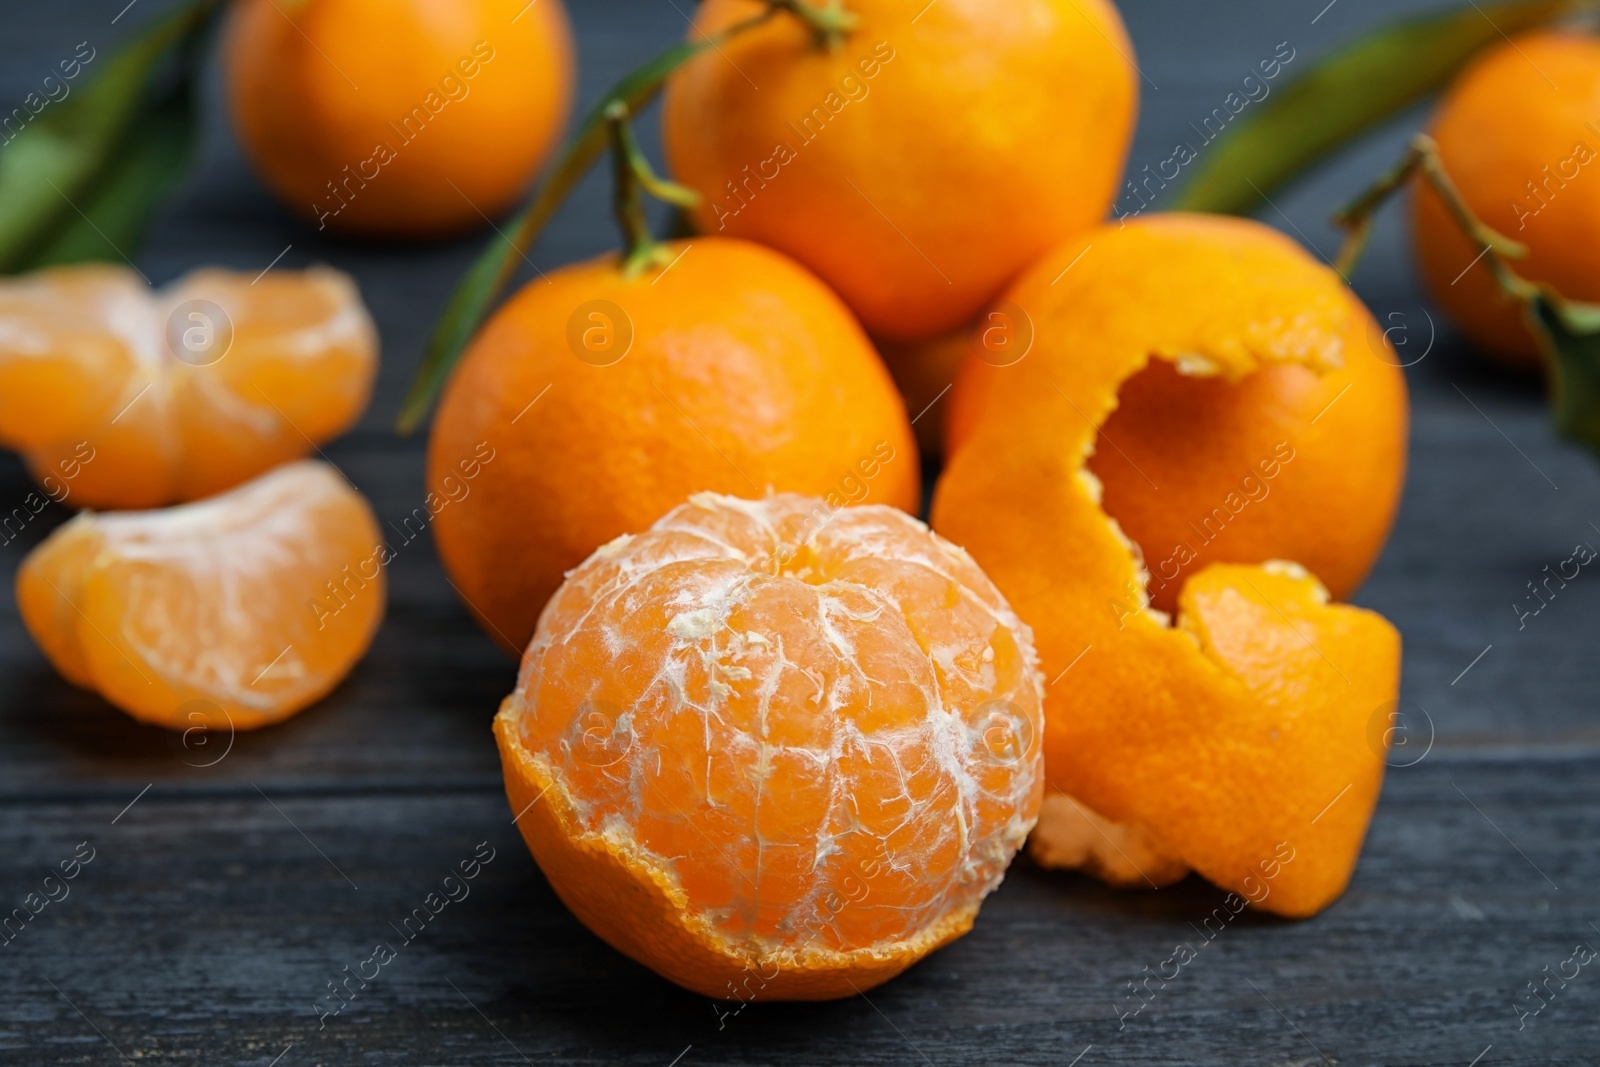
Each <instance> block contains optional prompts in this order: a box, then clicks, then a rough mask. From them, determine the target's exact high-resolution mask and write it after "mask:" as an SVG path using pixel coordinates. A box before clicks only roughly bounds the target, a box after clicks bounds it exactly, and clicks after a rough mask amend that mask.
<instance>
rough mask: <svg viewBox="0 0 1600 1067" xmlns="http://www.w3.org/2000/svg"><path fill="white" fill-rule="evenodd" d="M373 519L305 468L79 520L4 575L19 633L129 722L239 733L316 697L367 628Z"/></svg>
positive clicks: (345, 668) (311, 465)
mask: <svg viewBox="0 0 1600 1067" xmlns="http://www.w3.org/2000/svg"><path fill="white" fill-rule="evenodd" d="M381 541H382V538H381V537H380V536H379V532H378V524H377V520H376V519H375V518H374V517H373V514H372V510H371V508H369V507H368V506H367V503H366V501H365V500H363V499H362V498H361V496H360V494H358V493H357V492H356V491H355V490H354V489H352V488H351V487H350V485H349V483H348V482H346V481H345V479H344V476H343V475H341V474H339V473H338V472H337V471H336V470H335V469H334V468H332V467H330V466H328V465H327V464H325V463H321V462H317V461H312V460H306V461H301V462H299V463H293V464H290V465H288V466H285V467H280V468H279V469H277V470H275V471H273V472H271V473H270V474H266V475H264V476H262V477H260V478H258V479H256V480H255V481H253V482H250V483H249V484H247V485H243V486H240V487H239V488H237V489H234V490H233V491H231V492H228V493H224V494H222V495H221V496H217V497H213V498H211V499H210V500H205V501H202V502H200V503H196V504H187V505H184V506H181V507H175V508H168V509H166V510H163V511H145V512H123V513H119V514H109V515H108V514H97V513H95V512H88V511H86V512H82V513H80V514H79V515H78V516H77V517H76V518H74V519H72V520H71V521H70V522H68V523H67V524H66V525H64V526H62V527H61V528H60V529H58V530H56V531H55V532H54V533H53V534H51V535H50V536H49V537H48V538H46V539H45V541H44V542H43V543H42V544H41V545H39V547H37V548H36V549H34V550H33V551H32V552H31V553H29V554H28V558H27V559H26V560H24V561H23V564H22V566H21V568H20V569H19V570H18V572H17V605H18V608H19V609H20V611H21V614H22V621H23V623H24V624H25V625H26V626H27V628H28V632H29V633H30V634H32V635H33V638H34V640H35V642H37V643H38V645H39V647H40V649H42V650H43V651H44V653H45V655H46V656H47V657H48V658H49V659H50V662H51V663H52V664H54V665H55V667H56V669H57V670H59V671H60V672H61V674H62V675H63V676H64V677H66V678H67V680H68V681H71V682H72V683H74V684H75V685H79V686H82V687H84V688H86V689H94V690H97V691H98V692H99V693H100V694H101V695H102V696H104V697H105V698H106V699H107V700H109V701H110V702H111V703H113V704H115V705H117V706H118V707H120V708H122V709H123V710H124V711H126V712H128V713H129V714H130V715H132V716H133V717H134V718H136V719H140V720H143V721H145V722H150V723H154V724H156V725H158V726H166V727H170V728H173V729H180V730H187V729H190V728H194V727H198V726H204V727H206V728H209V729H221V728H229V729H233V728H237V729H241V730H249V729H254V728H256V727H258V726H265V725H268V724H270V723H274V722H278V721H279V720H281V719H285V718H287V717H288V716H290V715H292V714H294V713H295V712H296V711H299V710H300V709H301V708H303V707H305V706H306V705H308V704H311V703H312V702H314V701H316V700H318V699H320V698H321V697H322V696H324V695H325V694H326V693H327V692H328V691H329V690H331V689H332V688H333V687H334V686H335V685H337V684H338V683H339V682H340V681H341V680H342V679H343V678H344V676H345V675H346V674H348V673H349V672H350V669H351V668H352V667H354V666H355V664H356V661H357V660H359V659H360V658H361V656H362V655H363V654H364V653H365V652H366V649H367V646H368V645H369V644H370V643H371V641H372V635H373V633H374V632H375V631H376V630H377V628H378V623H379V622H380V621H381V620H382V618H383V605H384V576H383V572H382V569H381V566H380V565H379V564H381V563H382V562H383V560H382V559H381V558H380V557H379V555H378V554H377V551H376V550H375V548H374V546H377V545H379V544H380V543H381Z"/></svg>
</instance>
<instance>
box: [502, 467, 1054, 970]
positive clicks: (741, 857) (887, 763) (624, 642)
mask: <svg viewBox="0 0 1600 1067" xmlns="http://www.w3.org/2000/svg"><path fill="white" fill-rule="evenodd" d="M1039 709H1040V690H1039V679H1038V673H1037V670H1036V667H1035V664H1034V653H1033V643H1032V637H1031V634H1030V633H1029V631H1028V628H1027V626H1026V625H1024V624H1023V623H1022V622H1020V621H1019V620H1018V619H1017V617H1016V616H1015V615H1014V614H1012V612H1011V609H1010V608H1009V607H1008V606H1007V605H1006V602H1005V600H1004V599H1003V598H1002V597H1001V596H1000V594H999V593H998V592H996V591H995V588H994V586H993V585H991V584H990V582H989V580H988V579H987V578H985V577H984V575H983V572H982V571H980V570H979V569H978V567H977V565H976V564H974V563H973V562H972V560H971V558H970V557H968V556H967V554H966V553H965V552H963V551H962V550H961V549H959V548H956V547H954V546H953V545H951V544H949V543H948V542H946V541H944V540H943V539H942V538H940V537H938V536H936V535H934V534H932V533H930V532H929V531H928V529H927V527H925V526H923V525H922V524H921V523H919V522H917V521H916V520H915V519H912V518H910V517H909V516H907V515H906V514H904V513H903V512H900V511H897V510H895V509H893V508H890V507H886V506H881V505H872V506H867V507H855V508H836V507H831V506H829V505H828V504H827V503H825V502H824V501H822V500H820V499H817V498H814V497H806V496H800V495H796V494H781V495H776V496H769V497H767V498H766V499H764V500H760V501H749V500H738V499H735V498H733V497H727V496H718V495H714V494H710V493H702V494H699V495H696V496H694V497H691V498H690V500H689V502H688V503H687V504H684V505H681V506H679V507H678V508H676V509H674V510H673V511H671V512H670V513H668V514H667V515H666V516H665V517H664V518H662V519H660V520H659V521H658V522H656V524H655V525H654V526H652V527H650V528H649V529H648V530H646V531H645V532H643V533H641V534H638V535H636V536H625V537H619V538H618V539H616V540H615V541H612V542H611V543H609V544H607V545H605V546H603V547H602V548H600V549H599V550H598V551H596V552H595V553H594V555H592V556H590V557H589V559H588V560H587V561H585V562H584V563H583V564H582V565H581V566H579V567H578V568H577V569H576V570H574V571H573V572H572V573H571V574H570V575H569V576H568V578H567V581H566V583H565V584H564V585H563V586H562V587H561V589H560V590H559V591H558V592H557V593H556V595H555V597H554V598H553V599H552V600H551V601H550V604H549V606H548V607H547V608H546V609H545V611H544V614H543V616H542V617H541V618H540V620H539V627H538V631H537V633H536V634H535V635H534V638H533V642H532V643H531V644H530V645H529V646H528V649H527V653H526V654H525V656H524V657H523V661H522V671H521V677H520V678H519V679H518V682H517V688H516V691H515V692H513V693H512V694H511V695H510V696H509V697H507V698H506V700H505V702H504V703H503V704H502V705H501V708H500V714H499V715H498V716H497V717H496V719H495V736H496V737H497V738H498V740H499V743H500V754H501V759H502V761H503V762H504V765H505V773H506V791H507V793H508V795H509V798H510V801H511V805H512V809H513V810H514V811H515V812H517V823H518V825H519V826H520V827H521V829H522V834H523V837H524V838H525V839H526V840H527V842H528V846H529V848H531V849H532V850H533V854H534V857H535V858H536V859H537V860H538V861H539V866H540V867H541V868H542V869H543V870H544V873H545V876H546V877H547V878H549V880H550V883H551V885H552V886H554V888H555V890H556V892H557V893H558V894H559V895H560V896H561V899H562V900H563V901H565V902H566V904H567V906H568V907H569V908H571V909H572V910H573V912H574V913H576V914H577V916H578V918H580V919H582V920H583V922H584V923H586V924H587V925H588V926H589V928H590V929H592V930H593V931H595V933H597V934H599V935H600V936H601V937H602V938H604V939H605V940H606V941H607V942H609V943H610V944H611V945H612V946H614V947H615V948H617V949H618V950H620V951H622V952H624V953H626V954H627V955H629V956H631V957H633V958H634V959H636V960H638V961H639V962H641V963H644V964H645V965H647V966H649V967H651V968H654V969H655V970H656V971H657V972H658V973H660V974H661V975H663V976H665V977H667V978H669V979H671V980H672V981H674V982H677V983H678V984H680V985H682V986H685V987H687V988H689V989H692V990H695V991H696V992H699V993H703V994H706V995H707V996H712V997H720V998H725V999H737V1000H741V1001H749V1000H752V999H763V1000H765V999H790V1000H822V999H827V998H832V997H845V996H851V995H853V994H855V993H857V992H859V991H861V990H863V989H867V988H870V987H871V986H874V985H877V984H878V983H880V982H884V981H887V980H888V979H890V978H892V977H894V976H895V975H896V974H899V973H900V972H901V971H903V970H904V969H905V968H906V967H908V966H910V965H911V964H912V963H914V962H915V961H916V960H917V959H919V958H921V957H922V956H924V955H926V954H927V953H929V952H931V951H933V950H934V949H936V948H938V947H939V946H941V945H943V944H945V943H946V942H949V941H951V940H953V939H954V938H957V937H960V936H961V935H962V934H964V933H966V932H967V930H968V929H970V928H971V926H972V921H973V917H974V916H975V915H976V914H977V911H978V905H979V903H980V902H981V901H982V900H983V898H984V897H985V896H986V895H987V894H988V893H989V891H990V890H992V889H994V888H995V886H996V885H998V884H999V882H1000V879H1001V877H1002V875H1003V874H1004V871H1005V868H1006V864H1007V863H1008V862H1009V861H1010V860H1011V857H1012V856H1013V854H1015V852H1016V850H1017V848H1018V847H1019V846H1020V845H1021V844H1022V841H1023V839H1024V837H1025V836H1026V835H1027V833H1028V831H1029V830H1030V829H1031V828H1032V826H1033V823H1034V818H1035V816H1036V814H1037V812H1038V807H1039V798H1040V787H1041V780H1042V779H1041V775H1042V767H1041V765H1040V759H1039V736H1040V730H1041V722H1040V710H1039Z"/></svg>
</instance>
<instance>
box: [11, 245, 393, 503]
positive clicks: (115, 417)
mask: <svg viewBox="0 0 1600 1067" xmlns="http://www.w3.org/2000/svg"><path fill="white" fill-rule="evenodd" d="M377 353H378V341H377V331H376V329H375V327H374V326H373V324H372V320H371V318H370V317H369V316H368V314H367V312H366V309H365V308H364V307H363V306H362V303H361V297H360V294H359V293H358V292H357V290H356V287H355V283H354V282H352V281H351V280H350V278H349V277H348V276H346V275H344V274H341V273H339V272H337V271H333V270H329V269H326V268H320V267H319V268H313V269H311V270H307V271H304V272H293V271H269V272H267V273H266V274H263V275H260V276H258V277H254V279H252V276H251V275H249V274H243V273H233V272H231V271H223V270H211V269H208V270H199V271H195V272H193V273H191V274H189V275H187V276H185V277H183V278H181V279H179V280H178V281H177V282H175V283H173V284H172V285H170V286H168V287H167V288H165V289H162V290H159V291H157V292H151V291H150V290H149V289H148V288H147V287H146V286H145V284H144V282H143V281H142V280H141V279H140V278H139V276H138V275H137V274H135V273H134V272H133V271H131V270H129V269H127V268H124V267H115V266H108V265H105V264H90V265H85V266H74V267H55V268H50V269H47V270H43V271H39V272H37V273H34V274H30V275H25V276H23V277H21V278H15V279H7V280H4V281H0V443H3V444H5V445H6V446H7V447H10V448H14V449H16V450H18V451H20V452H22V453H23V455H24V457H25V458H26V460H27V462H28V466H29V467H30V469H31V470H32V471H33V473H34V475H35V477H37V478H38V479H40V480H41V481H44V480H45V479H46V478H47V477H55V478H60V477H61V476H62V472H63V471H67V470H70V471H71V472H72V474H71V479H70V484H69V485H67V489H68V490H69V492H70V494H71V496H72V499H73V501H74V502H75V503H78V504H81V505H83V506H86V507H106V508H127V507H153V506H157V505H161V504H167V503H171V502H174V501H183V500H193V499H196V498H198V497H202V496H207V495H209V494H211V493H216V492H220V491H222V490H224V489H228V488H231V487H233V486H235V485H238V484H239V483H241V482H244V481H247V480H249V479H250V478H253V477H255V476H256V475H257V474H260V473H262V472H263V471H267V470H270V469H272V468H273V467H275V466H277V465H278V464H280V463H284V462H287V461H289V460H293V459H297V458H299V457H301V456H303V455H305V454H306V453H307V452H309V451H310V450H311V449H312V447H313V446H314V444H316V443H319V442H321V441H325V440H327V439H328V438H330V437H333V436H335V435H336V434H338V433H340V432H342V431H343V430H345V429H346V428H348V427H349V426H350V425H351V424H352V423H353V422H355V420H356V419H357V418H358V417H360V415H361V412H362V411H363V410H364V409H365V408H366V405H367V400H368V397H369V396H370V394H371V390H372V381H373V377H374V376H375V374H376V372H377Z"/></svg>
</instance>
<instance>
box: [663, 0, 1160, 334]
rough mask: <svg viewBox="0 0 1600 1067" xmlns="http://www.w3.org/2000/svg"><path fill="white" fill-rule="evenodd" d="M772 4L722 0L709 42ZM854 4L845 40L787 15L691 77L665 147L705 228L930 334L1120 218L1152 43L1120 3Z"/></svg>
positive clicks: (887, 323) (947, 0) (903, 329)
mask: <svg viewBox="0 0 1600 1067" xmlns="http://www.w3.org/2000/svg"><path fill="white" fill-rule="evenodd" d="M764 6H765V5H764V4H762V3H758V2H756V0H706V2H704V3H702V4H701V5H700V7H699V10H698V11H697V13H696V15H695V24H694V29H693V30H692V31H691V37H690V39H691V40H699V39H700V36H701V35H702V34H713V33H717V32H718V31H720V30H723V29H726V28H727V27H729V26H731V25H733V24H735V23H738V22H740V21H743V20H745V19H748V18H750V17H752V16H754V15H758V14H760V12H761V11H762V9H763V7H764ZM815 6H820V5H815ZM844 6H845V7H846V8H848V10H849V11H850V13H851V14H852V15H853V16H854V18H855V23H854V25H853V27H852V28H851V29H850V31H849V33H848V35H847V36H846V37H845V38H844V40H843V41H841V42H838V43H837V45H835V46H833V47H829V46H827V45H825V44H822V43H819V42H818V40H817V39H816V37H815V35H814V34H813V32H812V31H811V30H810V29H809V28H808V27H806V26H805V25H803V24H802V23H801V22H800V21H799V20H797V19H794V18H790V17H787V16H782V15H780V16H779V17H776V18H772V19H770V20H769V21H768V22H767V23H766V24H765V25H762V26H760V27H758V28H756V29H754V30H750V31H747V32H745V33H743V34H742V35H739V36H737V37H735V38H734V39H733V40H731V41H728V42H727V43H726V44H723V45H721V46H720V47H719V48H718V49H716V50H715V51H707V52H704V53H702V54H701V55H699V56H697V57H695V58H694V59H693V60H691V61H690V62H688V63H687V64H685V65H684V66H683V67H682V68H681V69H679V70H678V71H677V72H676V73H674V74H673V75H672V77H671V79H670V80H669V82H668V85H667V95H666V101H665V104H664V110H663V113H662V123H663V144H664V147H665V150H666V154H667V159H668V161H669V162H670V163H671V165H672V169H673V172H674V173H675V174H676V175H677V177H678V179H679V180H680V181H682V182H684V183H685V184H687V185H690V186H693V187H694V188H695V189H697V190H699V192H700V193H701V195H702V198H703V199H702V203H701V205H700V207H699V209H698V210H697V211H696V212H695V221H696V223H697V224H698V225H699V227H700V229H701V230H703V231H705V232H707V233H716V234H718V235H724V236H730V237H743V238H748V239H750V240H755V241H760V242H762V243H764V244H769V245H771V246H773V247H774V248H777V249H779V250H780V251H782V252H785V253H787V254H788V255H790V256H793V257H794V258H795V259H797V260H799V261H800V262H801V263H804V264H805V265H806V266H807V267H809V268H811V269H812V270H814V271H816V272H817V274H818V275H820V276H821V277H822V279H823V280H824V281H826V282H827V283H828V284H829V285H831V286H832V287H833V288H834V289H835V290H837V291H838V293H839V294H840V295H841V296H842V297H844V299H845V302H846V303H848V304H849V305H850V307H851V308H852V309H853V310H854V311H855V312H856V314H857V315H859V316H860V317H861V321H862V322H863V323H864V324H865V325H866V327H867V329H868V330H870V331H871V332H872V334H873V335H874V336H876V337H884V338H891V339H895V340H902V341H915V340H922V339H925V338H928V337H932V336H934V335H936V334H940V333H944V332H946V331H948V330H953V329H956V328H958V327H960V326H961V325H962V324H964V323H967V322H970V321H972V320H973V319H974V318H976V317H977V315H978V313H979V312H980V311H981V310H983V306H984V305H985V304H986V303H987V302H988V301H989V300H991V299H992V298H993V297H995V296H996V295H997V294H998V293H999V291H1000V290H1001V289H1003V288H1004V287H1005V286H1006V284H1007V283H1008V282H1009V281H1010V280H1011V279H1012V278H1013V277H1015V276H1016V275H1017V274H1018V273H1019V272H1021V271H1022V270H1023V269H1024V268H1026V267H1027V266H1028V265H1029V264H1030V263H1032V262H1033V261H1034V260H1036V259H1038V258H1039V257H1040V256H1041V255H1043V254H1044V253H1046V252H1047V251H1049V250H1050V249H1051V248H1053V247H1054V246H1055V245H1056V244H1058V243H1059V242H1061V241H1063V240H1066V239H1067V238H1068V237H1070V236H1072V235H1073V234H1074V233H1077V232H1080V231H1082V230H1084V229H1086V228H1088V227H1089V226H1092V225H1094V224H1095V223H1097V222H1099V221H1100V220H1101V219H1103V218H1104V217H1105V214H1106V211H1107V209H1109V208H1110V206H1111V202H1112V199H1113V197H1114V194H1115V192H1116V188H1117V183H1118V181H1120V180H1121V175H1122V168H1123V163H1124V160H1125V158H1126V154H1127V149H1128V142H1129V139H1130V137H1131V136H1132V133H1133V123H1134V115H1135V112H1136V110H1137V106H1138V80H1137V79H1138V75H1137V72H1136V70H1135V68H1134V65H1133V59H1132V56H1133V48H1132V46H1131V45H1130V44H1129V43H1128V37H1127V33H1126V32H1125V31H1124V29H1123V25H1122V19H1121V17H1120V16H1119V15H1118V14H1117V9H1116V7H1115V5H1114V4H1112V3H1111V2H1110V0H1029V2H1027V3H1017V2H1014V0H1007V2H997V0H942V2H940V3H928V2H927V0H849V3H848V4H846V5H844Z"/></svg>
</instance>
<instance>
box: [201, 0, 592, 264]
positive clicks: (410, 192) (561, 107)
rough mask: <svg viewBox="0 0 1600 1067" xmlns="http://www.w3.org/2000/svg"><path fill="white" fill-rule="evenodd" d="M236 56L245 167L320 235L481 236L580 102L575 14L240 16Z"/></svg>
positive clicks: (233, 66)
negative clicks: (570, 19) (329, 231)
mask: <svg viewBox="0 0 1600 1067" xmlns="http://www.w3.org/2000/svg"><path fill="white" fill-rule="evenodd" d="M222 48H223V74H224V77H225V79H226V82H227V89H228V102H229V105H230V110H231V113H232V116H233V127H234V132H235V133H236V134H237V135H238V137H239V140H240V141H241V143H242V144H243V147H244V150H245V155H246V156H247V157H248V158H249V160H250V162H251V163H252V164H253V165H254V167H255V169H256V171H257V173H259V174H260V175H261V177H262V178H263V179H264V180H265V181H266V183H267V184H268V185H269V186H270V187H271V188H272V190H273V191H274V192H275V193H277V194H278V196H279V197H280V198H281V199H282V200H283V202H284V203H285V204H286V205H288V206H289V207H290V208H292V209H293V210H295V211H296V212H299V213H300V214H302V215H305V216H307V217H308V218H311V219H313V220H314V221H316V222H317V223H318V228H319V229H321V228H323V227H328V226H331V227H332V228H334V229H336V230H340V231H344V232H347V233H354V234H363V235H374V236H389V237H433V236H440V235H445V234H450V233H454V232H459V231H462V230H467V229H472V228H475V227H477V226H480V225H482V224H483V222H484V220H485V218H493V217H494V216H496V215H499V214H501V213H503V212H505V211H506V210H507V209H508V208H509V207H511V206H512V205H513V204H514V203H515V202H516V200H517V199H518V198H519V197H520V196H521V195H522V193H523V191H524V190H525V189H526V188H527V186H528V183H529V181H530V180H532V178H533V175H534V173H535V172H536V171H537V170H538V169H539V167H540V166H541V165H542V164H543V163H544V161H545V159H546V158H548V156H549V154H550V151H551V149H552V148H553V147H554V145H555V142H556V138H557V137H558V136H559V134H560V132H561V128H562V126H563V124H564V123H565V122H566V117H567V112H568V108H569V106H570V103H571V99H572V82H573V46H572V34H571V30H570V28H569V26H568V24H567V16H566V12H565V9H564V8H563V6H562V3H561V0H541V2H540V3H537V4H530V3H527V2H526V0H295V2H281V0H238V2H237V3H235V4H234V5H233V11H232V12H231V14H230V17H229V19H228V23H227V27H226V29H225V31H224V36H223V43H222Z"/></svg>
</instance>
